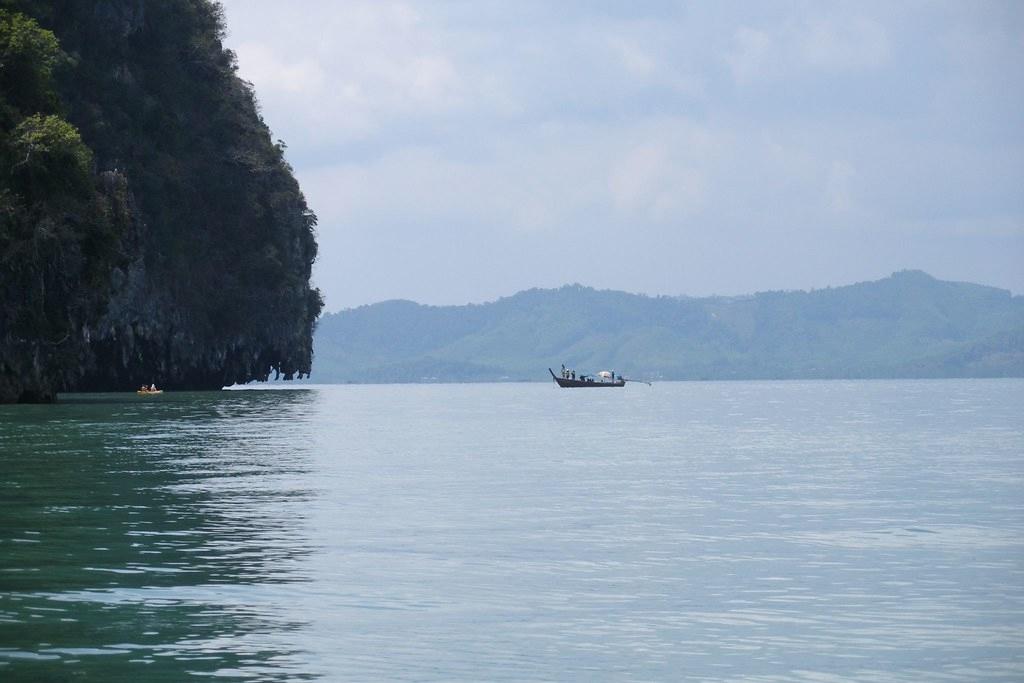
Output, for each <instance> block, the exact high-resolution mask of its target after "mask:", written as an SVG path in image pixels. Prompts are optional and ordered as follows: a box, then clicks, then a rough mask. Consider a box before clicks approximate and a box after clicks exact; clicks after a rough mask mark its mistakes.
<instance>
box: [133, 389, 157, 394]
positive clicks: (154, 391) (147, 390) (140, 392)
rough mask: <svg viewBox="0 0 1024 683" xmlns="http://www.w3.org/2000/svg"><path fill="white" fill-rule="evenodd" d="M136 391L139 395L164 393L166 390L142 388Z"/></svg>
mask: <svg viewBox="0 0 1024 683" xmlns="http://www.w3.org/2000/svg"><path fill="white" fill-rule="evenodd" d="M135 393H136V394H138V395H139V396H152V395H153V394H162V393H164V390H163V389H152V390H150V389H146V390H145V391H143V390H142V389H138V390H136V391H135Z"/></svg>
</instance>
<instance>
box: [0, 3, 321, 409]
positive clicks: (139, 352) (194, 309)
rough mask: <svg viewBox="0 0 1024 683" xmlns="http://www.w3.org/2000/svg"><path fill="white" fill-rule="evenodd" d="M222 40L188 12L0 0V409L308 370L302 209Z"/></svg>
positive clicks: (310, 255)
mask: <svg viewBox="0 0 1024 683" xmlns="http://www.w3.org/2000/svg"><path fill="white" fill-rule="evenodd" d="M223 32H224V24H223V18H222V15H221V10H220V8H219V6H217V5H215V4H213V3H211V2H208V1H207V0H160V1H156V0H153V1H146V0H100V1H97V2H77V1H75V0H65V1H60V0H54V1H52V2H38V1H28V0H25V1H21V2H14V1H10V0H0V51H2V52H0V165H2V166H0V221H2V222H0V259H2V260H3V261H2V267H3V274H4V280H3V286H2V289H0V293H2V296H3V301H2V303H3V310H2V317H0V400H7V401H10V400H45V399H47V398H50V397H52V396H53V394H54V393H55V392H56V391H58V390H126V389H131V388H133V387H136V386H138V385H140V384H142V383H150V382H156V383H158V384H160V385H162V386H164V387H167V388H171V389H185V388H216V387H220V386H223V385H225V384H230V383H232V382H244V381H248V380H252V379H265V378H267V376H268V375H269V374H271V373H274V374H281V375H284V376H285V377H292V376H302V375H305V374H308V373H309V371H310V368H311V361H312V351H311V348H312V331H313V325H314V321H315V320H316V317H317V315H318V314H319V311H320V308H321V299H320V295H319V292H318V291H317V290H315V289H313V288H311V286H310V283H309V278H310V271H311V267H312V263H313V260H314V259H315V257H316V242H315V237H314V226H315V224H316V217H315V216H314V214H313V213H312V212H311V211H310V210H309V208H308V207H307V206H306V202H305V199H304V198H303V196H302V193H301V191H300V190H299V187H298V184H297V182H296V181H295V179H294V177H293V174H292V171H291V168H290V167H289V166H288V164H287V162H286V161H285V160H284V155H283V152H284V145H283V143H281V142H278V143H274V142H273V141H272V140H271V137H270V133H269V130H268V129H267V126H266V125H265V124H264V122H263V120H262V119H261V117H260V115H259V111H258V108H257V105H256V103H255V98H254V94H253V92H252V87H251V85H250V84H248V83H246V82H245V81H243V80H241V79H240V78H239V77H238V75H237V73H236V64H235V59H234V55H233V54H232V53H231V52H230V51H228V50H225V49H224V47H223V45H222V38H223ZM51 43H52V44H51ZM27 44H28V45H29V47H26V45H27ZM33 45H34V46H33ZM47 126H49V127H50V128H52V129H53V130H52V131H50V132H49V133H47V130H48V129H47ZM58 129H59V130H58ZM61 136H63V137H61ZM37 139H41V140H43V142H46V143H47V144H48V146H45V145H43V146H40V145H36V146H35V147H32V140H37ZM42 147H45V148H46V150H48V151H47V153H48V154H49V155H50V156H49V157H46V156H45V155H44V154H42V153H41V152H39V149H42ZM26 150H29V154H28V156H29V158H30V162H29V164H28V166H29V167H31V169H30V170H31V171H32V172H31V173H29V172H27V171H26V169H25V168H23V167H19V166H18V163H19V162H20V161H21V159H22V156H23V154H24V153H26ZM50 157H52V158H50ZM69 160H70V161H69ZM71 167H73V168H74V169H77V170H76V171H75V173H74V174H72V175H73V176H74V177H70V176H69V172H68V171H67V169H68V168H71ZM64 176H68V177H64Z"/></svg>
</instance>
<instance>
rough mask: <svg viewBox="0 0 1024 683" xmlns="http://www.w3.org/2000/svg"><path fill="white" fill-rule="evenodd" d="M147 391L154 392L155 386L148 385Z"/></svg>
mask: <svg viewBox="0 0 1024 683" xmlns="http://www.w3.org/2000/svg"><path fill="white" fill-rule="evenodd" d="M147 391H156V385H155V384H150V385H149V389H148V390H147Z"/></svg>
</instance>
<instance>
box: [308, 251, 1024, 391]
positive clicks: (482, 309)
mask: <svg viewBox="0 0 1024 683" xmlns="http://www.w3.org/2000/svg"><path fill="white" fill-rule="evenodd" d="M314 354H315V355H314V358H315V361H314V366H313V377H312V381H314V382H476V381H503V380H549V379H550V376H549V375H548V371H547V368H548V367H552V368H555V369H556V370H557V369H558V368H559V367H560V366H561V364H562V363H565V365H566V366H567V367H571V368H575V369H577V370H578V371H580V372H596V371H598V370H613V371H615V372H616V373H621V374H623V375H625V376H627V377H635V378H642V379H655V380H656V379H776V378H777V379H788V378H794V379H796V378H883V377H907V378H913V377H1021V376H1024V297H1021V296H1011V294H1010V292H1008V291H1006V290H1002V289H996V288H994V287H986V286H982V285H976V284H969V283H963V282H945V281H941V280H936V279H935V278H933V277H931V276H930V275H928V274H926V273H923V272H920V271H901V272H898V273H894V274H893V275H892V276H890V277H887V278H885V279H882V280H878V281H875V282H861V283H858V284H854V285H849V286H845V287H836V288H827V289H819V290H813V291H810V292H804V291H796V292H762V293H759V294H754V295H751V296H739V297H717V296H716V297H707V298H690V297H670V296H658V297H649V296H644V295H638V294H628V293H626V292H617V291H599V290H595V289H592V288H590V287H583V286H581V285H567V286H565V287H561V288H559V289H531V290H528V291H525V292H519V293H518V294H515V295H513V296H510V297H506V298H503V299H499V300H498V301H495V302H492V303H485V304H469V305H466V306H424V305H421V304H416V303H413V302H411V301H385V302H382V303H377V304H372V305H369V306H361V307H359V308H355V309H350V310H345V311H341V312H339V313H334V314H328V315H325V316H323V318H321V320H320V322H319V325H318V327H317V330H316V335H315V337H314Z"/></svg>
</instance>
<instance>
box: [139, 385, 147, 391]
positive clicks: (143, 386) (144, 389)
mask: <svg viewBox="0 0 1024 683" xmlns="http://www.w3.org/2000/svg"><path fill="white" fill-rule="evenodd" d="M139 391H149V387H147V386H146V385H145V384H143V385H142V386H141V387H139Z"/></svg>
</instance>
